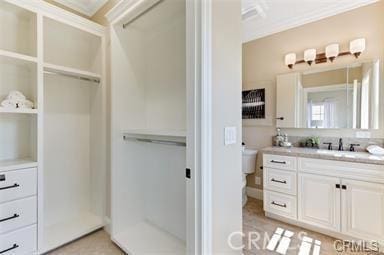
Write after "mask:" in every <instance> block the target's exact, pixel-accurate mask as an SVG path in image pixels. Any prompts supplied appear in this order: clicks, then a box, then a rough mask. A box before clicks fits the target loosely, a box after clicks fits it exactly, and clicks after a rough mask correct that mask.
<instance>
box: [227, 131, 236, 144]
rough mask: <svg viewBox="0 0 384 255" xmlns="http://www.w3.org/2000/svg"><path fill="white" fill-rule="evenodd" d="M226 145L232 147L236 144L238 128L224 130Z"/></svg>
mask: <svg viewBox="0 0 384 255" xmlns="http://www.w3.org/2000/svg"><path fill="white" fill-rule="evenodd" d="M224 136H225V137H224V144H225V145H230V144H235V143H236V140H237V132H236V127H226V128H224Z"/></svg>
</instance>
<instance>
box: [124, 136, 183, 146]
mask: <svg viewBox="0 0 384 255" xmlns="http://www.w3.org/2000/svg"><path fill="white" fill-rule="evenodd" d="M123 139H124V140H131V141H136V142H144V143H155V144H163V145H174V146H181V147H185V146H187V143H185V142H177V141H165V140H158V139H149V138H137V137H130V136H123Z"/></svg>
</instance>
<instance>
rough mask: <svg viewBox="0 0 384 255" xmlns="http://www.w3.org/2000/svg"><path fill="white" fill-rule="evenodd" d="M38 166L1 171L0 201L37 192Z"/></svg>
mask: <svg viewBox="0 0 384 255" xmlns="http://www.w3.org/2000/svg"><path fill="white" fill-rule="evenodd" d="M36 189H37V171H36V168H30V169H22V170H15V171H9V172H0V203H4V202H7V201H11V200H15V199H20V198H24V197H28V196H33V195H35V194H36Z"/></svg>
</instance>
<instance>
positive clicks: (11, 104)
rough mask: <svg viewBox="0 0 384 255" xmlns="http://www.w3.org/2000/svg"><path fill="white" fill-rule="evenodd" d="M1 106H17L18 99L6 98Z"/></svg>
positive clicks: (13, 107)
mask: <svg viewBox="0 0 384 255" xmlns="http://www.w3.org/2000/svg"><path fill="white" fill-rule="evenodd" d="M1 107H4V108H12V109H15V108H17V105H16V101H13V100H8V99H5V100H3V101H2V102H1Z"/></svg>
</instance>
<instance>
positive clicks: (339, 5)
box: [243, 0, 378, 43]
mask: <svg viewBox="0 0 384 255" xmlns="http://www.w3.org/2000/svg"><path fill="white" fill-rule="evenodd" d="M376 2H378V0H366V1H359V2H358V3H356V2H355V3H350V4H348V2H347V1H335V4H329V5H327V7H326V8H322V9H316V10H314V11H312V12H307V13H306V14H304V15H302V16H300V17H292V18H291V19H283V20H281V21H278V22H276V23H274V24H271V25H270V26H266V27H265V28H261V29H254V28H253V29H251V30H248V31H246V30H245V29H244V35H243V42H244V43H246V42H249V41H252V40H256V39H259V38H262V37H266V36H268V35H272V34H276V33H279V32H282V31H286V30H288V29H292V28H295V27H299V26H302V25H305V24H308V23H311V22H315V21H319V20H322V19H325V18H328V17H331V16H335V15H338V14H341V13H344V12H347V11H350V10H353V9H356V8H359V7H363V6H366V5H370V4H373V3H376ZM246 22H252V20H249V21H244V22H243V24H245V23H246Z"/></svg>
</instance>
